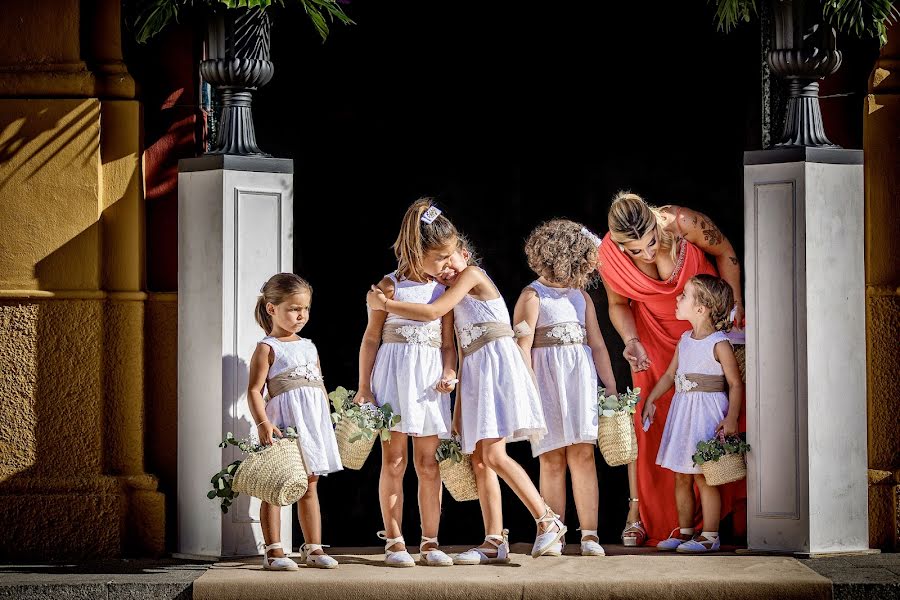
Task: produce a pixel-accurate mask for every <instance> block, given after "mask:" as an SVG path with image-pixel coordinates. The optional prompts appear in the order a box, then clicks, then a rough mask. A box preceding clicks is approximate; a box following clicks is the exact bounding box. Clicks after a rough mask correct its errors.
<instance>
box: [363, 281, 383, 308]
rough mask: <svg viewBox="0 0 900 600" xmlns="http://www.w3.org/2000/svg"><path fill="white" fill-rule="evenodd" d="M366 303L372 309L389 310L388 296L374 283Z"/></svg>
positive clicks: (367, 295)
mask: <svg viewBox="0 0 900 600" xmlns="http://www.w3.org/2000/svg"><path fill="white" fill-rule="evenodd" d="M366 304H367V305H368V306H369V308H371V309H372V310H387V308H386V306H387V296H385V295H384V292H382V291H381V290H380V289H378V288H377V287H376V286H374V285H373V286H372V289H370V290H369V292H368V293H367V294H366Z"/></svg>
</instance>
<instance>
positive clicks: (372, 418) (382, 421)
mask: <svg viewBox="0 0 900 600" xmlns="http://www.w3.org/2000/svg"><path fill="white" fill-rule="evenodd" d="M355 396H356V392H355V391H354V390H348V389H346V388H344V387H341V386H338V387H337V388H336V389H335V390H334V391H333V392H331V393H330V394H328V398H329V399H330V400H331V405H332V407H334V412H333V413H331V420H332V422H334V424H338V423H340V422H341V421H342V420H343V419H349V420H350V421H352V422H353V423H355V424H356V426H357V427H359V431H358V432H357V433H355V434H354V435H353V436H351V437H350V439H349V441H350V442H351V443H352V442H355V441H357V440H360V439H363V438H365V440H366V441H369V440H371V439H372V438H374V437H375V436H376V435H377V436H380V437H381V440H382V441H384V442H389V441H391V428H392V427H394V426H396V425H397V424H398V423H400V415H398V414H394V409H393V408H391V405H390V404H385V405H384V406H380V407H379V406H375V405H374V404H370V403H365V404H356V403H355V402H353V398H354V397H355Z"/></svg>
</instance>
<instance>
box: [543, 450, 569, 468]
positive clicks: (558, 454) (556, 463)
mask: <svg viewBox="0 0 900 600" xmlns="http://www.w3.org/2000/svg"><path fill="white" fill-rule="evenodd" d="M540 462H541V471H542V472H543V471H544V470H545V469H549V470H550V471H549V472H550V473H563V474H565V468H566V451H565V448H560V449H558V450H551V451H550V452H544V453H543V454H541V456H540Z"/></svg>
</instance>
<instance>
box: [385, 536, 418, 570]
mask: <svg viewBox="0 0 900 600" xmlns="http://www.w3.org/2000/svg"><path fill="white" fill-rule="evenodd" d="M377 535H378V538H379V539H382V540H384V564H386V565H387V566H389V567H414V566H416V561H414V560H413V557H412V556H410V555H409V552H407V551H406V550H391V546H393V545H394V544H403V545H404V546H405V545H406V541H405V540H404V539H403V536H402V535H401V536H399V537H395V538H389V537H388V536H387V532H386V531H379V532H378V534H377Z"/></svg>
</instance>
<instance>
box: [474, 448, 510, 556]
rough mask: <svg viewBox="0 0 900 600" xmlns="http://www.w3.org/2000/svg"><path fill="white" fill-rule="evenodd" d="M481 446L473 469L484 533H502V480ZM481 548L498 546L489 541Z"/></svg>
mask: <svg viewBox="0 0 900 600" xmlns="http://www.w3.org/2000/svg"><path fill="white" fill-rule="evenodd" d="M481 448H482V446H481V444H478V445H477V446H475V452H474V453H473V454H472V469H473V470H474V471H475V483H476V484H478V503H479V504H480V505H481V517H482V519H483V520H484V535H486V536H487V535H490V534H493V535H500V534H501V533H502V532H503V505H502V502H501V493H500V480H499V479H497V473H496V472H495V471H493V470H492V469H490V468H489V467H488V466H487V465H485V464H484V458H483V457H482V454H481ZM480 548H482V549H483V550H485V551H486V552H493V553H495V554H496V552H497V548H496V547H495V546H494V545H493V544H490V543H488V542H484V543H483V544H481V546H480Z"/></svg>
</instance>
